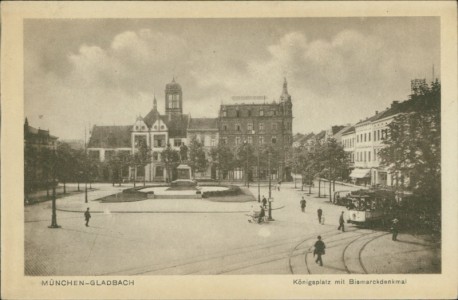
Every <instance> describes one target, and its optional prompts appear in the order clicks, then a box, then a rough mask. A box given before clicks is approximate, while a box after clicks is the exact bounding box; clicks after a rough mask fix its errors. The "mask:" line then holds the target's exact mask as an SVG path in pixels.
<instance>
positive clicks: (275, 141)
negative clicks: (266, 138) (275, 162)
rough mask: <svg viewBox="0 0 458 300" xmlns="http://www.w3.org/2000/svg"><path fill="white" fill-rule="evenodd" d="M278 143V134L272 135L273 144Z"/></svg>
mask: <svg viewBox="0 0 458 300" xmlns="http://www.w3.org/2000/svg"><path fill="white" fill-rule="evenodd" d="M276 143H277V137H276V136H273V137H272V144H276Z"/></svg>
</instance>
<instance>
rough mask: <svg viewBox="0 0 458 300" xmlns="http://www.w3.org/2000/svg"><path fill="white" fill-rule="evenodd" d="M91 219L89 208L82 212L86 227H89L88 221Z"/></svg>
mask: <svg viewBox="0 0 458 300" xmlns="http://www.w3.org/2000/svg"><path fill="white" fill-rule="evenodd" d="M90 218H91V213H90V212H89V207H88V208H87V209H86V211H85V212H84V219H85V220H86V227H89V219H90Z"/></svg>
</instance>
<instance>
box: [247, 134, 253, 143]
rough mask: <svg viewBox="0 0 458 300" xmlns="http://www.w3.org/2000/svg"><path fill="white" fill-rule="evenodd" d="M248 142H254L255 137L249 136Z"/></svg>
mask: <svg viewBox="0 0 458 300" xmlns="http://www.w3.org/2000/svg"><path fill="white" fill-rule="evenodd" d="M248 144H253V137H252V136H251V135H250V136H249V137H248Z"/></svg>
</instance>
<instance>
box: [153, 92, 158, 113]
mask: <svg viewBox="0 0 458 300" xmlns="http://www.w3.org/2000/svg"><path fill="white" fill-rule="evenodd" d="M153 110H157V100H156V95H154V99H153Z"/></svg>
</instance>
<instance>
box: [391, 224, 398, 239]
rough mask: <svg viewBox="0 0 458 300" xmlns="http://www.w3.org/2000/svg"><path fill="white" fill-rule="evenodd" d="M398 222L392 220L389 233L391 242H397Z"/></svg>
mask: <svg viewBox="0 0 458 300" xmlns="http://www.w3.org/2000/svg"><path fill="white" fill-rule="evenodd" d="M398 223H399V220H398V219H396V218H394V219H393V221H391V233H392V234H393V235H392V237H391V239H392V240H393V241H397V240H398V232H399V224H398Z"/></svg>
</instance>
